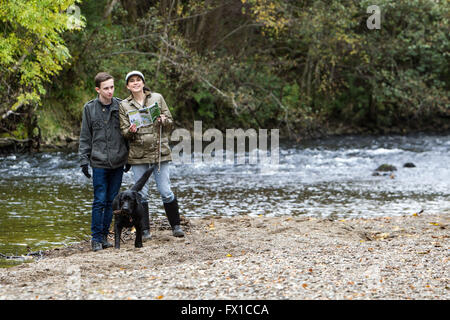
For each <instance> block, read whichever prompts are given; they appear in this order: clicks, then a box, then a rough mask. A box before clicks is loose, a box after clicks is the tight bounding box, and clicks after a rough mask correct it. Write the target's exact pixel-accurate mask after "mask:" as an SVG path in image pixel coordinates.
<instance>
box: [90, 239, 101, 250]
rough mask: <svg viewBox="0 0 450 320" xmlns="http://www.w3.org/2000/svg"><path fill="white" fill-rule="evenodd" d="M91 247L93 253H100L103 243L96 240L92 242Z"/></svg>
mask: <svg viewBox="0 0 450 320" xmlns="http://www.w3.org/2000/svg"><path fill="white" fill-rule="evenodd" d="M91 247H92V251H99V250H102V249H103V246H102V243H101V242H98V241H95V240H92V241H91Z"/></svg>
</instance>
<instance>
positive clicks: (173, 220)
mask: <svg viewBox="0 0 450 320" xmlns="http://www.w3.org/2000/svg"><path fill="white" fill-rule="evenodd" d="M163 204H164V210H165V211H166V216H167V219H168V220H169V223H170V226H171V227H172V234H173V236H174V237H184V232H183V230H181V227H180V211H179V208H178V200H177V198H175V199H173V201H172V202H169V203H163Z"/></svg>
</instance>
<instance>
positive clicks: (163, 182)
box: [131, 161, 175, 203]
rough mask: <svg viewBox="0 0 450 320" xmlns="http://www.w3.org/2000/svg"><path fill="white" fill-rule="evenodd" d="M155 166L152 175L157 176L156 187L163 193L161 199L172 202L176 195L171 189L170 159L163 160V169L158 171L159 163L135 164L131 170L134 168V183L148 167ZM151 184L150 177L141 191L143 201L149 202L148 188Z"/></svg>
mask: <svg viewBox="0 0 450 320" xmlns="http://www.w3.org/2000/svg"><path fill="white" fill-rule="evenodd" d="M152 166H153V172H152V175H153V176H154V177H155V182H156V188H157V189H158V192H159V194H160V195H161V200H162V202H164V203H169V202H172V201H173V200H174V199H175V195H174V194H173V192H172V190H171V189H170V178H169V168H170V164H169V162H168V161H164V162H161V169H160V171H159V172H158V164H157V163H154V164H150V163H144V164H133V165H132V166H131V170H133V177H134V183H136V182H137V181H138V180H139V178H140V177H141V176H142V175H143V174H144V172H145V171H147V169H149V168H150V167H152ZM149 185H150V179H148V180H147V182H146V183H145V185H144V187H143V188H142V190H141V191H139V193H140V194H141V196H142V201H146V202H148V190H149Z"/></svg>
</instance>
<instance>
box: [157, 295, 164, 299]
mask: <svg viewBox="0 0 450 320" xmlns="http://www.w3.org/2000/svg"><path fill="white" fill-rule="evenodd" d="M163 297H164V296H163V295H160V296H157V297H156V299H158V300H161V299H162V298H163Z"/></svg>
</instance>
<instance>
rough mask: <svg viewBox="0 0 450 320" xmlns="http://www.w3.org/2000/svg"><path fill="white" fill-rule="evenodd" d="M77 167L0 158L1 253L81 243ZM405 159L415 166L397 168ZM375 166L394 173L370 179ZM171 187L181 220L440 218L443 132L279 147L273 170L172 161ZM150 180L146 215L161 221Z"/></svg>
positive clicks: (88, 191)
mask: <svg viewBox="0 0 450 320" xmlns="http://www.w3.org/2000/svg"><path fill="white" fill-rule="evenodd" d="M77 161H78V156H77V154H76V153H70V152H54V153H37V154H33V155H29V154H17V155H9V156H3V157H2V158H1V159H0V177H1V183H0V204H1V207H0V253H3V254H6V255H23V254H26V253H27V251H28V250H31V251H37V250H43V249H48V248H52V247H56V246H61V245H64V244H66V245H67V244H70V243H72V242H77V241H79V240H81V239H85V238H86V237H88V236H89V234H90V213H91V203H92V185H91V182H92V180H88V179H87V178H86V177H84V175H83V174H82V173H81V171H80V169H79V166H78V162H77ZM407 162H411V163H413V164H414V165H415V167H413V168H405V167H403V165H404V164H405V163H407ZM384 163H387V164H391V165H394V166H395V167H396V168H397V170H396V171H394V172H393V175H390V174H388V175H380V176H374V175H373V172H374V170H375V169H376V168H377V167H378V166H379V165H381V164H384ZM171 180H172V188H173V191H174V192H175V193H176V195H177V197H178V199H179V203H180V207H181V213H182V214H184V215H185V216H187V217H198V216H203V215H223V216H235V215H250V216H258V215H263V216H280V215H307V216H315V217H330V218H332V219H345V218H352V217H374V216H395V215H412V214H413V213H415V212H419V211H421V210H423V211H424V214H430V213H441V214H448V213H450V134H436V135H431V134H415V135H408V136H377V137H375V136H367V137H357V136H349V137H334V138H327V139H320V140H313V141H307V142H304V143H297V144H292V143H289V144H287V143H281V145H280V152H279V163H278V164H261V163H258V164H248V163H247V164H241V165H237V164H230V163H226V162H223V163H216V164H206V163H195V164H194V163H190V164H182V163H175V164H173V165H172V168H171ZM151 181H152V184H153V190H152V200H151V202H150V211H151V212H152V213H153V214H157V215H162V214H164V210H163V206H162V203H161V200H160V199H159V197H158V195H157V193H156V189H155V187H154V181H153V178H151ZM130 185H132V173H131V171H130V172H129V173H126V174H124V180H123V188H125V187H128V186H130ZM0 266H5V263H3V264H2V262H1V259H0Z"/></svg>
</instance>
